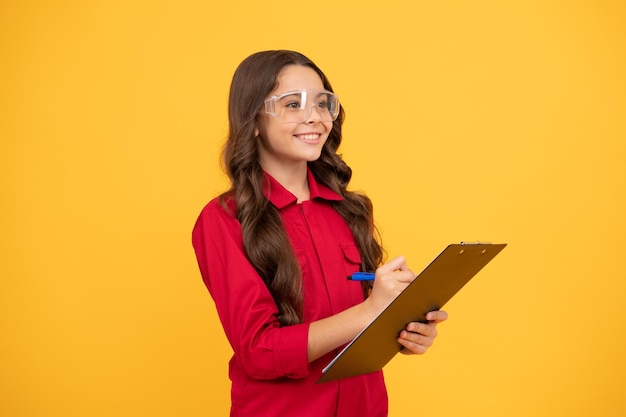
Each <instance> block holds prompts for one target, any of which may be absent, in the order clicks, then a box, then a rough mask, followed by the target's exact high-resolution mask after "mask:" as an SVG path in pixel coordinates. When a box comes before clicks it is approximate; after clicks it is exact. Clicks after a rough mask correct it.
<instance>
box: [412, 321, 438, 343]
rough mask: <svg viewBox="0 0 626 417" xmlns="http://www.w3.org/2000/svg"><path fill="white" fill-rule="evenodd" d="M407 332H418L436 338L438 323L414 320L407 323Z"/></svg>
mask: <svg viewBox="0 0 626 417" xmlns="http://www.w3.org/2000/svg"><path fill="white" fill-rule="evenodd" d="M406 332H408V333H416V334H420V335H423V336H426V337H430V338H432V339H434V338H435V337H437V335H438V332H437V325H436V324H435V323H431V324H427V323H420V322H412V323H409V324H407V326H406Z"/></svg>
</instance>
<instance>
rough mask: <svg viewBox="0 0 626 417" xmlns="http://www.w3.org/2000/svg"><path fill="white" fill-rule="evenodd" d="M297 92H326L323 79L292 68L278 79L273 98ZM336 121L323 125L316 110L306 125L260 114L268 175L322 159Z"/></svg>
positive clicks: (262, 155) (262, 154) (263, 160)
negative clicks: (323, 149)
mask: <svg viewBox="0 0 626 417" xmlns="http://www.w3.org/2000/svg"><path fill="white" fill-rule="evenodd" d="M297 90H324V85H323V83H322V80H321V78H320V77H319V75H318V74H317V72H315V71H314V70H313V69H311V68H309V67H305V66H301V65H289V66H287V67H285V68H283V70H282V71H281V73H280V74H279V76H278V86H277V87H276V89H275V90H274V91H272V92H271V93H270V96H274V95H280V94H283V93H286V92H289V91H297ZM332 126H333V122H332V121H328V122H323V121H322V120H321V117H320V114H319V112H318V111H317V110H315V109H312V111H311V112H310V114H309V116H308V118H307V119H306V120H304V121H303V122H285V121H284V120H280V119H278V118H275V117H273V116H271V115H269V114H267V113H260V114H259V118H258V121H257V130H258V133H259V135H260V136H261V139H260V140H261V143H260V146H259V162H260V163H261V166H262V167H263V169H265V170H266V171H268V172H270V173H271V172H274V171H275V170H284V169H288V168H291V167H294V166H301V165H304V166H306V163H307V162H308V161H315V160H316V159H318V158H319V157H320V154H321V152H322V147H323V146H324V143H326V139H327V138H328V135H329V133H330V131H331V129H332Z"/></svg>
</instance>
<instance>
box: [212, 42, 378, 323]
mask: <svg viewBox="0 0 626 417" xmlns="http://www.w3.org/2000/svg"><path fill="white" fill-rule="evenodd" d="M288 65H303V66H307V67H310V68H312V69H313V70H315V71H316V72H317V73H318V74H319V76H320V78H321V79H322V83H323V85H324V88H325V89H327V90H329V91H333V89H332V87H331V85H330V82H329V81H328V79H327V78H326V76H325V75H324V73H323V72H322V71H321V70H320V69H319V68H318V67H317V66H316V65H315V64H314V63H313V62H312V61H311V60H310V59H309V58H307V57H306V56H304V55H302V54H300V53H298V52H294V51H286V50H275V51H263V52H258V53H255V54H253V55H251V56H249V57H248V58H246V59H245V60H244V61H242V62H241V64H240V65H239V67H238V68H237V70H236V71H235V74H234V76H233V80H232V83H231V87H230V94H229V105H228V120H229V132H228V138H227V141H226V144H225V146H224V149H223V163H224V170H225V172H226V174H227V175H228V177H229V179H230V183H231V185H230V189H229V190H228V191H226V192H225V193H223V194H222V195H221V196H220V198H221V201H222V204H223V205H224V206H225V207H227V206H228V205H229V204H228V203H229V202H231V203H234V205H235V207H236V211H235V213H236V216H237V219H238V220H239V222H240V224H241V230H242V236H243V243H244V247H245V250H246V255H247V257H248V259H249V260H250V262H251V263H252V265H253V266H254V267H255V269H256V270H257V272H258V273H259V274H260V276H261V277H262V279H263V280H264V282H265V284H266V285H267V287H268V288H269V291H270V293H271V294H272V296H273V298H274V301H275V302H276V304H277V306H278V320H279V322H280V324H281V325H283V326H285V325H292V324H297V323H301V322H302V315H303V294H302V272H301V270H300V265H299V264H298V261H297V259H296V256H295V254H294V252H293V249H292V247H291V244H290V242H289V238H288V236H287V233H286V231H285V228H284V226H283V223H282V219H281V217H280V214H279V212H278V210H277V209H276V208H275V207H274V206H273V205H272V204H271V203H270V202H269V200H268V199H267V198H266V197H265V195H264V193H263V190H264V186H265V184H264V178H265V177H264V174H263V170H262V168H261V165H260V163H259V158H258V148H259V141H258V138H256V137H255V129H256V118H257V115H258V113H259V111H260V110H261V108H262V106H263V102H264V100H265V99H266V98H267V96H268V95H269V94H270V92H272V91H273V90H274V89H275V88H276V87H277V85H278V76H279V74H280V72H281V70H282V69H283V68H284V67H286V66H288ZM344 117H345V113H344V110H343V107H342V108H341V109H340V113H339V116H338V117H337V120H335V121H334V123H333V127H332V130H331V132H330V134H329V137H328V139H327V141H326V143H325V145H324V147H323V149H322V153H321V156H320V158H319V159H318V160H316V161H314V162H309V168H310V169H311V172H312V173H313V175H314V176H315V178H316V179H317V181H319V182H320V183H322V184H324V185H326V186H327V187H329V188H330V189H332V190H333V191H335V192H336V193H337V194H339V195H341V196H342V197H343V200H341V201H337V202H334V203H333V204H334V208H335V210H336V211H337V212H338V213H339V214H340V215H341V216H342V217H343V218H344V219H345V220H346V222H347V224H348V226H349V228H350V230H351V231H352V234H353V236H354V238H355V241H356V244H357V247H358V249H359V252H360V254H361V259H362V265H361V267H362V270H365V271H373V270H375V269H376V268H377V267H378V266H379V265H380V264H381V263H382V261H383V257H384V253H383V249H382V246H381V244H380V236H379V234H378V231H377V229H376V227H375V225H374V221H373V215H372V211H373V207H372V203H371V201H370V199H369V198H368V197H367V196H365V195H363V194H359V193H355V192H351V191H348V190H347V187H348V183H349V182H350V178H351V177H352V170H351V169H350V167H348V165H347V164H346V163H345V162H344V161H343V159H342V158H341V155H339V154H338V153H337V149H338V148H339V145H340V144H341V127H342V124H343V120H344ZM362 285H363V292H364V294H365V296H367V295H368V294H369V291H370V290H371V283H366V282H364V283H363V284H362Z"/></svg>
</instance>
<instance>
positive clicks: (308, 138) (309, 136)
mask: <svg viewBox="0 0 626 417" xmlns="http://www.w3.org/2000/svg"><path fill="white" fill-rule="evenodd" d="M298 137H299V138H300V139H302V140H315V139H317V138H319V137H320V135H317V134H310V135H298Z"/></svg>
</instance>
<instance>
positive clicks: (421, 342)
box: [398, 332, 433, 355]
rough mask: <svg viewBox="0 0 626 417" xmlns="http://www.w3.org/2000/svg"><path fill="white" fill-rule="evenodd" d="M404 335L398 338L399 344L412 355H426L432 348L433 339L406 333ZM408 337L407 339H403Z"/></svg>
mask: <svg viewBox="0 0 626 417" xmlns="http://www.w3.org/2000/svg"><path fill="white" fill-rule="evenodd" d="M404 333H405V334H404V335H401V336H400V337H398V343H400V345H402V346H403V347H404V348H405V349H407V350H408V351H410V352H411V353H414V354H417V355H421V354H424V353H426V351H427V350H428V348H429V347H430V346H432V344H433V341H432V339H430V338H428V337H425V336H422V335H418V334H416V333H410V332H404ZM403 336H406V337H403Z"/></svg>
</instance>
